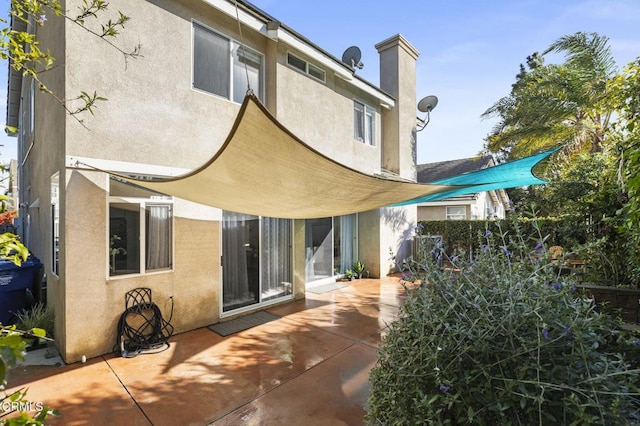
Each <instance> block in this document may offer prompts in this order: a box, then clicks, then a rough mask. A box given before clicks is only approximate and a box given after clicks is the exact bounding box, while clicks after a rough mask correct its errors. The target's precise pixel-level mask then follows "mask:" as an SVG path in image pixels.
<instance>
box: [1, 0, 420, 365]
mask: <svg viewBox="0 0 640 426" xmlns="http://www.w3.org/2000/svg"><path fill="white" fill-rule="evenodd" d="M109 3H110V10H111V11H112V12H113V13H115V10H122V11H123V12H124V13H125V14H126V15H128V16H129V17H130V18H131V20H130V21H129V22H127V24H126V28H125V29H123V30H122V32H121V35H119V36H118V39H117V43H118V45H120V46H123V47H124V48H125V49H126V48H127V47H133V46H134V45H136V44H138V43H140V44H141V46H142V54H143V57H141V58H139V59H129V60H128V61H127V63H126V64H125V61H124V59H123V57H122V56H121V54H120V53H119V52H117V51H116V50H115V49H113V48H112V47H111V46H109V45H108V44H107V43H104V42H103V41H101V40H99V39H98V38H97V37H94V36H91V35H89V34H88V33H87V32H86V31H84V30H83V29H81V28H79V27H78V26H77V25H76V24H74V23H72V22H70V21H68V20H64V19H62V18H58V17H55V16H53V14H52V16H48V20H47V21H46V23H45V25H44V26H39V25H30V26H29V30H30V31H34V32H35V33H36V34H37V37H38V39H39V40H40V48H41V49H43V50H45V49H49V50H50V51H51V54H52V55H53V56H54V57H55V58H56V67H55V68H53V69H52V70H51V71H48V72H46V73H43V74H41V77H42V79H43V80H44V82H45V83H46V84H47V85H48V87H49V89H51V90H52V91H53V92H54V93H56V94H58V95H59V97H60V98H62V99H71V98H73V97H75V96H77V95H78V94H79V93H80V92H81V91H86V92H89V93H93V91H96V92H97V93H98V94H99V95H100V96H104V97H106V98H108V101H106V102H101V103H99V105H98V107H97V108H96V110H95V115H92V114H84V115H82V117H81V120H82V122H80V121H78V119H76V118H74V117H72V116H70V115H68V114H67V113H65V110H64V109H63V108H62V107H61V106H60V105H59V104H58V103H57V101H56V100H55V99H54V98H53V97H51V96H49V95H47V94H45V93H43V92H41V91H39V90H37V85H36V84H35V83H34V82H33V81H32V80H30V79H29V78H28V77H22V75H21V74H20V73H16V72H15V71H14V70H12V69H10V82H9V90H8V99H7V101H8V111H7V124H8V125H9V126H14V127H16V128H17V129H18V132H17V134H16V136H17V138H18V156H19V159H18V160H19V161H18V163H19V164H20V170H19V186H20V206H21V210H20V219H21V220H22V227H23V228H22V229H23V235H22V238H23V241H24V242H25V244H26V245H27V246H28V247H29V248H30V250H31V251H32V252H33V253H34V254H35V255H36V256H37V257H38V258H40V260H41V261H42V262H43V263H44V265H45V273H46V275H47V300H48V303H49V304H50V305H52V306H53V307H54V310H55V315H56V324H55V339H56V342H57V345H58V347H59V349H60V352H61V354H62V356H63V357H64V359H65V361H67V362H73V361H77V360H80V359H81V357H82V356H83V355H86V356H87V357H91V356H95V355H99V354H104V353H107V352H110V351H112V350H113V348H114V344H115V343H116V342H115V340H116V327H117V322H118V318H119V316H120V314H121V313H122V312H123V311H124V309H125V305H124V302H125V299H124V295H125V293H126V292H127V291H129V290H131V289H133V288H137V287H149V288H151V289H152V291H153V300H154V302H155V303H156V304H157V305H159V306H160V307H161V308H162V309H163V310H164V312H165V315H166V314H167V313H168V312H167V311H168V310H169V306H170V300H171V299H172V300H173V302H174V303H175V306H174V311H173V319H172V324H173V325H174V327H175V330H176V332H184V331H187V330H192V329H195V328H198V327H203V326H207V325H210V324H213V323H216V322H219V321H221V320H227V319H229V318H230V317H233V316H237V315H239V314H245V313H248V312H251V311H256V310H260V309H264V308H265V307H267V306H270V305H273V304H275V303H286V302H289V301H292V300H295V299H300V298H304V294H305V289H306V288H307V287H308V286H310V285H316V284H319V283H324V282H331V281H334V280H335V279H336V278H337V277H339V276H341V274H342V273H344V272H345V270H346V269H347V268H350V267H351V265H352V263H353V261H355V260H360V261H363V262H364V263H365V264H366V269H367V270H368V274H369V275H370V276H371V277H376V276H380V275H385V274H387V273H388V272H390V271H392V270H393V268H394V263H393V262H392V261H391V260H390V259H391V258H390V252H391V254H393V255H395V256H396V257H397V258H398V259H402V258H403V257H404V256H407V255H408V254H409V252H410V241H408V240H407V238H408V237H407V236H410V235H411V230H412V229H413V228H414V227H415V224H416V220H417V213H416V212H417V208H416V206H415V205H413V206H406V207H396V208H382V209H377V210H374V211H367V212H362V213H358V214H353V215H349V216H343V217H327V218H321V219H309V220H288V219H275V218H266V217H255V216H249V215H245V214H241V213H236V212H230V211H222V210H220V209H216V208H211V207H207V206H203V205H199V204H195V203H192V202H188V201H185V200H182V199H179V198H174V197H168V196H164V195H163V194H157V193H152V192H150V191H147V190H143V189H140V188H139V187H135V186H131V185H129V184H125V183H123V182H122V181H118V180H114V179H113V178H111V177H110V175H109V174H107V173H103V172H100V171H96V170H92V169H89V168H87V167H83V165H82V163H86V164H90V165H92V166H95V167H99V168H100V169H102V170H108V171H113V172H121V173H129V174H140V175H149V174H151V175H157V176H172V175H177V174H182V173H184V172H187V171H190V170H193V169H194V168H196V167H198V166H200V165H201V164H203V163H204V162H205V161H207V160H208V159H209V158H211V157H212V156H213V155H214V154H215V153H216V151H217V150H218V149H219V148H220V147H221V145H222V143H223V142H224V141H225V138H226V136H227V134H228V132H229V131H230V128H231V125H232V124H233V121H234V119H235V117H236V114H237V112H238V110H239V107H240V103H241V101H242V99H243V96H244V94H245V90H246V87H247V75H248V78H249V80H250V84H251V87H252V89H253V90H254V92H255V93H256V94H257V95H258V96H259V98H260V99H261V100H262V102H263V103H264V104H265V105H266V107H267V108H268V109H269V110H270V111H271V112H272V114H273V115H274V116H275V117H276V118H277V119H278V120H279V121H280V122H281V123H282V124H284V125H285V126H286V127H287V128H288V129H289V130H290V131H291V132H292V133H293V134H295V135H296V136H298V137H299V138H301V139H302V140H303V141H305V142H306V143H307V144H309V145H310V146H311V147H312V148H313V149H315V150H317V151H319V152H320V153H322V154H325V155H327V156H329V157H331V158H332V159H334V160H335V161H337V162H340V163H342V164H344V165H346V166H348V167H351V168H354V169H357V170H359V171H361V172H364V173H367V174H383V173H389V172H391V173H393V174H395V175H396V176H398V177H400V178H402V179H406V180H411V181H415V176H416V168H415V157H414V155H415V154H414V153H415V124H416V120H415V117H416V93H415V87H416V84H415V83H416V82H415V80H416V75H415V69H416V59H417V57H418V52H417V51H416V49H415V48H413V47H412V46H411V45H410V44H409V43H408V42H407V40H405V39H404V38H403V37H402V36H401V35H396V36H392V37H390V38H388V39H386V40H384V41H381V42H380V43H379V44H377V45H376V48H377V50H378V52H379V61H380V64H379V66H380V81H381V86H380V87H377V86H375V85H373V84H371V83H370V82H367V81H364V80H363V79H361V78H360V77H359V76H358V75H355V74H354V69H352V68H351V64H345V63H342V62H341V60H339V59H337V58H336V57H334V56H332V55H331V54H329V53H327V52H326V51H324V50H322V49H321V48H320V47H318V46H316V45H315V44H313V43H312V42H311V41H309V40H307V39H306V38H305V37H304V36H302V35H301V34H299V33H297V32H295V31H294V30H292V29H291V28H288V27H287V26H285V25H284V24H281V23H279V22H277V21H276V20H275V19H274V18H272V17H270V16H269V15H268V14H267V13H265V12H263V11H261V10H258V9H256V8H255V7H253V6H252V5H250V4H249V3H246V2H244V1H240V0H238V1H237V4H238V7H239V11H238V15H239V21H240V26H241V28H242V31H241V32H240V31H239V24H238V20H237V18H236V16H237V15H236V9H235V7H234V3H235V2H234V1H231V0H199V1H195V0H192V1H184V0H175V1H162V2H150V1H145V0H112V1H110V2H109ZM78 4H80V0H72V1H71V0H70V1H67V2H66V4H65V6H66V9H67V10H71V11H72V10H75V9H76V5H78ZM14 24H15V23H14ZM344 36H345V43H348V34H345V35H344ZM241 40H242V42H241ZM243 45H244V46H243ZM346 47H348V46H347V45H345V48H346ZM367 62H371V61H367ZM125 65H126V66H125ZM369 65H370V64H369ZM245 66H246V69H245ZM256 143H260V141H259V140H256ZM246 166H247V167H255V165H252V164H247V165H246ZM308 167H313V164H309V165H308ZM211 190H212V191H215V188H211Z"/></svg>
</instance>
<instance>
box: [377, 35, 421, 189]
mask: <svg viewBox="0 0 640 426" xmlns="http://www.w3.org/2000/svg"><path fill="white" fill-rule="evenodd" d="M375 47H376V49H377V50H378V53H379V55H380V88H381V89H382V90H384V91H385V92H387V93H389V94H390V95H392V96H393V97H394V98H396V105H395V107H394V108H393V109H391V110H389V111H383V112H382V166H383V167H384V168H385V169H387V170H389V171H391V172H394V173H397V174H399V175H400V176H402V177H404V178H407V179H411V180H415V178H416V142H415V127H416V60H417V59H418V56H419V55H420V53H419V52H418V51H417V50H416V49H415V48H414V47H413V46H412V45H411V44H410V43H409V42H408V41H407V40H406V39H405V38H404V37H403V36H402V35H400V34H397V35H395V36H393V37H390V38H388V39H386V40H384V41H382V42H380V43H378V44H376V46H375Z"/></svg>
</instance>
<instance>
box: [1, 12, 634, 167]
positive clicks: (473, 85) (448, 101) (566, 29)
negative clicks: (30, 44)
mask: <svg viewBox="0 0 640 426" xmlns="http://www.w3.org/2000/svg"><path fill="white" fill-rule="evenodd" d="M250 1H251V2H252V3H253V4H254V5H255V6H257V7H259V8H260V9H262V10H263V11H265V12H267V13H268V14H270V15H271V16H273V17H274V18H276V19H278V20H279V21H281V22H283V23H284V24H285V25H287V26H289V27H290V28H292V29H294V30H295V31H296V32H298V33H300V34H301V35H303V36H305V37H306V38H308V39H309V40H311V41H312V42H313V43H315V44H316V45H318V46H320V47H322V48H323V49H324V50H326V51H327V52H329V53H330V54H332V55H333V56H335V57H337V58H341V57H342V53H343V52H344V50H346V49H347V48H348V47H350V46H358V47H359V48H360V50H361V51H362V62H363V63H364V65H365V66H364V68H363V69H362V70H358V71H357V73H358V75H360V76H361V77H363V78H365V79H366V80H368V81H369V82H371V83H373V84H375V85H378V84H379V61H378V53H377V51H376V49H375V47H374V46H375V44H377V43H379V42H381V41H383V40H385V39H387V38H389V37H391V36H394V35H396V34H402V35H403V36H404V37H405V38H406V39H407V40H408V41H409V42H410V43H411V44H412V45H413V46H414V47H415V48H416V49H417V50H418V52H420V56H419V57H418V60H417V64H416V67H417V69H416V70H417V73H416V80H417V81H416V84H417V93H416V98H417V99H418V100H419V99H421V98H422V97H424V96H427V95H435V96H437V97H438V100H439V101H438V105H437V106H436V108H435V109H434V110H433V111H432V112H431V121H430V123H429V125H428V126H427V127H426V128H425V129H424V130H423V131H422V132H420V133H418V150H417V152H418V153H417V155H418V163H419V164H423V163H430V162H436V161H445V160H453V159H459V158H467V157H473V156H475V155H476V154H478V152H480V151H481V150H482V148H483V145H484V139H485V137H486V136H487V135H488V134H489V133H490V131H491V128H492V127H493V126H494V125H495V124H496V120H491V119H488V120H483V119H482V118H481V114H482V113H483V112H484V111H486V110H487V109H488V108H489V107H491V105H493V104H494V103H495V102H496V101H498V100H499V99H500V98H502V97H503V96H506V95H508V94H509V91H510V90H511V85H512V84H513V83H514V81H515V76H516V74H517V73H518V71H519V66H520V64H521V63H524V62H525V60H526V57H527V56H528V55H530V54H531V53H533V52H536V51H539V52H542V51H544V50H545V49H546V48H547V47H548V46H549V45H550V44H551V43H552V42H553V41H555V40H557V39H558V38H560V37H562V36H563V35H569V34H573V33H575V32H578V31H582V32H596V33H598V34H600V35H602V36H607V37H608V38H609V40H610V46H611V49H612V53H613V55H614V57H615V58H616V62H617V64H618V66H619V67H620V68H622V67H623V66H624V65H626V64H627V63H629V62H631V61H633V60H634V59H635V58H637V57H638V56H640V1H639V0H606V1H605V0H448V1H433V0H395V1H389V0H385V1H380V0H349V1H344V0H325V1H322V2H306V1H300V0H250ZM8 10H9V0H0V13H1V14H2V16H7V14H8ZM123 12H125V13H126V9H123ZM125 30H126V29H125ZM143 49H144V46H143ZM561 59H562V58H559V57H550V58H547V63H550V62H559V61H561ZM6 75H7V66H6V61H5V62H4V63H1V64H0V111H2V113H0V117H1V120H2V121H3V122H4V120H5V118H6V113H4V111H5V110H6V88H7V84H6ZM416 115H420V116H422V115H421V114H420V113H419V112H418V111H417V110H416ZM0 144H2V145H4V146H0V161H1V162H3V163H5V162H8V160H9V159H10V158H15V155H16V154H15V152H16V149H15V145H16V139H15V138H9V137H7V136H6V135H5V134H4V132H0Z"/></svg>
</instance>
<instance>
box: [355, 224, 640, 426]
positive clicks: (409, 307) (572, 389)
mask: <svg viewBox="0 0 640 426" xmlns="http://www.w3.org/2000/svg"><path fill="white" fill-rule="evenodd" d="M535 228H536V227H535V226H534V229H535ZM497 229H498V230H499V232H494V233H493V234H491V232H489V231H487V232H486V233H485V234H484V237H483V238H482V244H481V245H480V247H481V248H480V250H478V252H477V253H475V255H474V259H473V261H471V262H467V261H459V260H458V259H455V258H453V259H450V262H451V263H452V264H453V265H454V266H455V267H456V268H458V269H460V270H461V272H460V273H459V274H456V273H453V272H447V271H442V270H440V269H439V268H437V265H435V264H434V262H432V261H427V260H414V259H409V260H408V261H407V262H405V264H404V268H403V269H405V276H404V278H405V279H406V280H408V281H412V282H414V283H421V284H419V285H418V284H414V285H407V299H406V302H405V303H404V305H403V306H402V308H401V311H400V316H399V319H398V320H397V321H396V322H394V323H393V324H392V325H391V327H390V332H389V334H388V335H387V336H386V338H385V339H384V341H383V342H382V344H381V347H380V350H379V358H378V362H377V364H376V366H375V367H374V368H373V369H372V371H371V376H370V382H371V396H370V399H369V409H370V411H369V413H368V415H367V420H368V422H369V423H370V424H384V425H390V424H396V425H413V424H420V425H422V424H451V425H457V424H465V423H473V424H480V425H497V424H516V425H517V424H525V425H530V424H553V425H556V424H615V425H620V424H637V423H638V421H640V417H639V414H638V410H639V407H640V405H639V401H638V399H637V397H638V387H637V384H638V379H639V377H640V376H639V374H638V370H636V369H635V368H636V367H637V360H638V351H639V350H640V349H639V348H638V346H639V345H640V340H639V339H638V338H636V337H635V336H633V335H631V334H629V333H627V332H626V331H624V330H622V329H621V327H620V324H619V322H618V321H616V320H614V319H613V318H611V317H609V316H606V315H604V314H599V313H598V312H596V311H595V310H594V303H593V301H592V300H589V299H586V298H584V297H582V296H581V295H580V294H578V292H576V288H575V286H574V285H573V283H572V282H571V281H567V280H568V279H570V278H569V277H564V276H562V277H561V276H560V275H559V271H558V270H557V267H556V265H554V264H553V263H552V262H551V261H550V256H549V254H548V253H547V252H545V249H544V242H545V241H544V238H542V236H541V234H538V235H537V236H536V237H535V238H530V239H529V238H527V239H525V238H524V237H523V236H522V235H521V234H520V231H519V227H518V226H515V227H513V228H511V229H512V232H511V233H509V234H504V233H502V232H501V231H500V230H501V226H500V224H499V223H498V224H497ZM464 257H465V256H461V257H460V259H462V258H464Z"/></svg>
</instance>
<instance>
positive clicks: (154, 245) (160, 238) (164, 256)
mask: <svg viewBox="0 0 640 426" xmlns="http://www.w3.org/2000/svg"><path fill="white" fill-rule="evenodd" d="M146 222H147V229H146V234H147V241H146V250H147V259H146V269H147V270H153V269H165V268H170V267H171V246H172V244H171V206H168V205H163V206H146Z"/></svg>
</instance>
